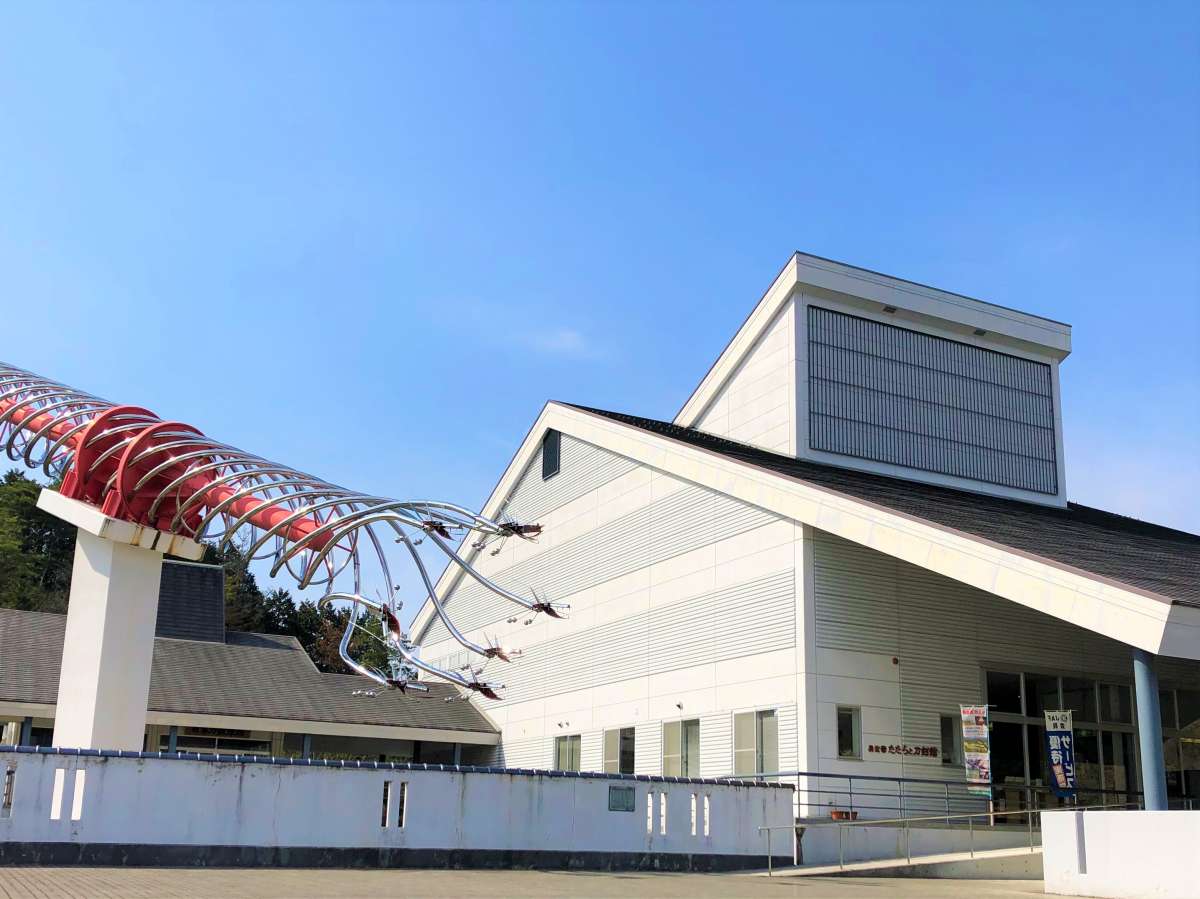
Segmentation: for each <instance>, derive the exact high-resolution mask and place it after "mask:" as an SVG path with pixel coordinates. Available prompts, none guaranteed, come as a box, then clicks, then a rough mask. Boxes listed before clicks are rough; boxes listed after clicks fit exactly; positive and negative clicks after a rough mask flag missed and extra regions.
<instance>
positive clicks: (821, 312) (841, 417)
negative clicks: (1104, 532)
mask: <svg viewBox="0 0 1200 899" xmlns="http://www.w3.org/2000/svg"><path fill="white" fill-rule="evenodd" d="M808 368H809V370H808V390H809V444H810V446H811V447H812V448H813V449H816V450H824V451H826V452H831V453H840V454H842V455H847V456H855V457H857V458H860V459H870V460H873V461H876V462H886V463H890V464H893V465H903V466H906V467H909V468H916V469H920V470H923V471H932V472H938V473H940V474H946V475H953V476H956V477H961V478H970V479H972V480H977V481H984V482H987V483H989V484H999V485H1003V486H1007V487H1015V488H1019V489H1023V490H1032V491H1036V492H1038V493H1048V494H1055V493H1057V492H1058V467H1057V462H1056V458H1055V440H1054V436H1055V435H1054V395H1053V386H1052V383H1051V371H1050V366H1049V365H1046V364H1044V363H1040V362H1034V361H1031V360H1028V359H1021V358H1018V357H1016V356H1010V355H1007V354H1005V353H999V352H996V351H994V350H987V349H983V348H982V347H976V346H971V345H970V344H965V343H960V342H958V341H954V340H947V339H945V338H941V337H933V336H930V335H927V334H921V333H919V332H917V331H911V330H909V329H907V328H899V327H896V326H895V325H887V324H883V323H880V322H874V321H870V320H868V319H864V318H859V317H857V316H853V315H846V314H844V313H840V312H833V311H831V310H829V309H822V308H820V307H819V306H809V307H808Z"/></svg>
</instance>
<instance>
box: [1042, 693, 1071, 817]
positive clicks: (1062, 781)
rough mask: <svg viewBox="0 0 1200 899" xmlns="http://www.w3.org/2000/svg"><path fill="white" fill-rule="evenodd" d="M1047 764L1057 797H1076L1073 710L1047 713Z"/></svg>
mask: <svg viewBox="0 0 1200 899" xmlns="http://www.w3.org/2000/svg"><path fill="white" fill-rule="evenodd" d="M1046 762H1047V764H1048V765H1049V766H1050V789H1051V790H1053V791H1054V795H1055V796H1061V797H1071V796H1074V795H1075V731H1074V728H1072V726H1071V710H1070V709H1064V710H1061V711H1056V712H1046Z"/></svg>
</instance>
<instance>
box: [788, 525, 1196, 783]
mask: <svg viewBox="0 0 1200 899" xmlns="http://www.w3.org/2000/svg"><path fill="white" fill-rule="evenodd" d="M814 569H815V571H814V573H815V580H816V603H817V606H816V622H817V633H816V643H817V646H819V647H822V648H825V649H838V650H849V651H853V652H870V653H879V654H881V655H894V656H896V657H897V658H899V659H900V671H899V676H900V703H901V708H900V722H901V731H902V733H901V737H902V739H903V740H904V741H905V742H909V743H920V744H933V745H937V744H938V743H939V742H940V731H939V722H938V716H939V715H942V714H952V713H954V712H955V711H956V710H957V708H958V706H959V704H960V703H971V702H978V701H981V700H982V698H983V697H982V696H981V695H980V693H981V684H980V672H981V671H982V670H983V669H984V668H986V667H990V666H993V665H996V666H1000V667H1002V668H1003V669H1004V670H1009V671H1027V672H1039V671H1045V672H1050V673H1056V672H1070V671H1077V672H1080V673H1082V674H1087V675H1095V676H1100V677H1104V676H1111V677H1114V678H1117V679H1119V680H1121V681H1126V682H1127V681H1128V680H1129V679H1130V677H1131V673H1132V672H1131V664H1132V663H1131V661H1130V650H1129V647H1128V646H1125V645H1123V644H1121V643H1118V642H1117V641H1115V640H1109V639H1106V638H1104V637H1101V636H1100V635H1098V634H1093V633H1091V632H1090V631H1086V630H1084V629H1082V628H1078V627H1075V626H1073V625H1070V624H1068V623H1066V622H1064V621H1059V620H1058V619H1056V618H1051V617H1050V616H1049V615H1043V614H1041V613H1039V612H1036V611H1034V610H1032V609H1027V608H1025V607H1024V606H1020V605H1017V604H1016V603H1013V602H1009V601H1007V600H1004V599H1001V598H999V597H997V596H993V595H991V594H989V593H986V592H984V591H981V590H975V589H973V588H971V587H967V586H965V585H963V584H960V583H957V582H956V581H952V580H950V579H948V578H944V577H940V576H939V575H936V574H933V573H932V572H929V571H926V570H924V569H922V568H918V567H916V566H914V565H909V564H908V563H906V562H901V561H898V560H896V559H892V558H890V557H888V556H885V555H883V554H881V553H878V552H875V551H874V550H870V549H867V548H865V547H861V546H858V545H857V544H853V543H850V542H848V541H845V540H842V539H840V538H838V537H834V536H832V535H830V534H827V533H824V532H821V531H818V532H817V534H816V539H815V540H814ZM1159 667H1160V672H1161V676H1162V677H1164V679H1166V680H1170V679H1172V678H1173V679H1175V680H1176V681H1178V680H1180V679H1183V678H1188V679H1190V680H1191V681H1192V682H1193V683H1195V682H1197V680H1198V679H1200V678H1198V675H1200V665H1198V664H1197V663H1194V662H1183V661H1181V660H1174V659H1162V660H1161V664H1160V666H1159ZM781 723H782V722H781ZM905 764H909V765H913V766H914V767H919V768H921V769H922V770H923V771H925V772H926V773H928V770H929V768H930V763H928V762H925V763H922V762H905ZM933 766H934V767H937V768H938V770H940V771H941V772H942V773H943V774H944V775H945V776H947V777H949V778H953V779H957V778H959V777H960V776H961V774H962V772H961V770H960V768H959V767H958V766H953V767H942V766H940V765H938V764H937V763H936V762H934V763H933ZM938 776H939V777H940V776H942V775H940V774H939V775H938Z"/></svg>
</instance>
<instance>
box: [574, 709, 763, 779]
mask: <svg viewBox="0 0 1200 899" xmlns="http://www.w3.org/2000/svg"><path fill="white" fill-rule="evenodd" d="M582 742H583V738H582V735H581V734H567V735H564V736H561V737H556V738H555V740H554V767H555V768H556V769H558V770H559V771H579V770H581V764H582V763H581V758H580V749H581V746H582ZM603 742H604V758H603V770H604V772H605V773H606V774H633V773H634V769H635V765H636V749H635V738H634V729H633V728H632V727H621V728H616V729H614V730H606V731H604V737H603ZM661 761H662V773H663V775H664V776H667V777H699V776H700V719H699V718H689V719H687V720H684V721H668V722H665V723H664V724H663V725H662V758H661ZM778 770H779V716H778V715H777V714H776V713H775V710H774V709H760V710H758V711H754V712H738V713H737V714H735V715H734V716H733V774H734V776H735V777H749V776H753V775H756V774H772V773H774V772H776V771H778Z"/></svg>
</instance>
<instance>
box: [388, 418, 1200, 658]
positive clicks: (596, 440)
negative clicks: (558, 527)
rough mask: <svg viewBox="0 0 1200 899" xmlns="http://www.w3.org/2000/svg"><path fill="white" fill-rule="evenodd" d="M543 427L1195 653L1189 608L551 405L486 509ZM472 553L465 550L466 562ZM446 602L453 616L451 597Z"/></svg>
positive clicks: (1194, 616)
mask: <svg viewBox="0 0 1200 899" xmlns="http://www.w3.org/2000/svg"><path fill="white" fill-rule="evenodd" d="M548 429H554V430H557V431H560V432H562V433H564V434H568V435H570V436H572V437H575V438H576V439H579V440H582V441H585V442H587V443H590V444H592V445H594V446H597V447H600V448H601V449H604V450H607V451H609V452H611V453H615V454H617V455H620V456H624V457H626V458H629V459H632V460H634V461H636V462H638V463H640V464H642V465H646V466H648V467H650V468H653V469H655V470H657V471H661V472H664V473H666V474H669V475H672V476H674V477H678V478H681V479H683V480H686V481H688V482H690V483H693V484H697V485H699V486H702V487H706V488H708V489H710V490H714V491H716V492H719V493H722V494H725V495H728V496H732V497H735V498H737V499H739V500H741V501H743V502H745V503H749V504H750V505H753V506H757V507H759V508H761V509H765V510H767V511H769V512H774V513H775V514H777V515H780V516H781V517H784V518H789V519H791V520H793V521H797V522H800V523H802V524H806V525H810V526H812V527H814V528H816V529H818V530H821V531H826V532H827V533H830V534H833V535H835V536H838V537H841V538H843V539H845V540H849V541H851V542H853V543H857V544H859V545H861V546H865V547H868V548H870V549H873V550H876V551H877V552H881V553H883V554H885V555H888V556H891V557H893V558H896V559H900V560H902V561H904V562H909V563H911V564H913V565H916V566H918V567H920V568H924V569H926V570H927V571H932V572H934V573H936V574H940V575H942V576H944V577H948V578H950V579H952V580H955V581H958V582H960V583H963V584H967V585H969V586H971V587H975V588H977V589H979V590H983V591H985V592H987V593H991V594H993V595H995V596H998V597H1001V598H1003V599H1007V600H1011V601H1012V602H1015V603H1017V604H1019V605H1022V606H1025V607H1027V608H1030V609H1034V610H1036V611H1038V612H1043V613H1045V614H1047V615H1050V616H1052V617H1054V618H1058V619H1060V620H1062V621H1066V622H1069V623H1070V624H1074V625H1076V626H1078V627H1082V628H1085V629H1086V630H1089V631H1092V632H1094V633H1097V634H1101V635H1103V636H1105V637H1108V638H1110V639H1113V640H1117V641H1120V642H1122V643H1125V644H1128V645H1130V646H1136V647H1139V648H1141V649H1144V650H1147V651H1148V652H1152V653H1155V654H1161V655H1168V656H1175V657H1179V658H1188V659H1196V660H1200V609H1198V608H1195V607H1192V606H1188V605H1181V604H1178V603H1175V602H1173V601H1172V600H1171V599H1170V598H1169V597H1164V596H1160V595H1158V594H1154V593H1150V592H1148V591H1145V590H1141V589H1139V588H1137V587H1133V586H1130V585H1127V584H1123V583H1120V582H1117V581H1114V580H1111V579H1108V578H1104V577H1101V576H1099V575H1095V574H1092V573H1089V572H1087V571H1083V570H1082V569H1077V568H1073V567H1071V566H1069V565H1065V564H1063V563H1060V562H1056V561H1053V560H1050V559H1046V558H1043V557H1039V556H1033V555H1031V554H1028V553H1023V552H1020V551H1017V550H1015V549H1012V548H1011V547H1007V546H1004V545H1002V544H998V543H995V542H993V541H989V540H986V539H984V538H981V537H978V536H975V535H972V534H968V533H964V532H961V531H957V530H954V529H952V528H948V527H944V526H941V525H937V524H934V523H932V522H929V521H926V520H924V519H921V518H917V517H914V516H911V515H906V514H903V513H901V512H897V511H895V510H893V509H889V508H887V507H884V506H880V505H877V504H874V503H871V502H868V501H865V500H862V499H858V498H855V497H851V496H847V495H845V494H842V493H838V492H836V491H834V490H830V489H827V488H824V487H817V486H814V485H812V484H810V483H808V482H805V481H802V480H799V479H796V478H791V477H788V476H786V475H782V474H779V473H777V472H774V471H770V470H768V469H765V468H761V467H758V466H756V465H753V464H751V463H748V462H741V461H738V460H735V459H731V458H729V457H727V456H724V455H722V454H720V453H715V452H711V451H709V450H706V449H702V448H699V447H696V446H693V445H691V444H688V443H685V442H682V441H679V440H673V439H671V438H669V437H665V436H662V435H659V434H655V433H653V432H651V431H648V430H645V429H643V428H639V427H636V426H634V425H631V424H626V423H624V422H620V421H616V420H614V419H611V418H607V417H605V416H601V415H596V414H594V413H590V412H586V411H583V410H581V409H576V408H574V407H572V406H565V405H562V404H560V403H549V404H547V406H546V407H545V408H544V409H543V410H542V413H541V415H539V416H538V419H537V421H536V422H535V423H534V426H533V428H531V429H530V431H529V433H528V434H527V435H526V437H525V440H524V442H523V443H522V444H521V447H520V449H519V450H518V451H517V453H516V455H515V456H514V457H513V459H512V461H511V462H510V463H509V466H508V469H507V470H506V471H505V472H504V475H503V477H502V478H501V479H500V482H499V483H498V484H497V485H496V488H495V489H494V490H493V491H492V494H491V496H490V498H489V499H488V502H487V504H486V506H485V507H484V514H485V515H489V516H490V515H495V514H497V513H498V512H499V510H500V508H501V506H502V505H503V502H504V500H505V499H506V498H507V497H508V495H509V494H510V492H511V491H512V489H513V488H514V487H515V486H516V483H517V479H518V478H519V477H520V475H521V473H522V472H523V471H524V470H525V468H526V466H527V465H528V464H529V462H530V461H531V460H532V458H533V456H534V454H535V453H536V452H537V448H538V446H539V445H540V443H541V439H542V436H543V435H544V434H545V432H546V431H547V430H548ZM477 555H478V551H477V550H470V551H468V553H467V559H468V561H470V560H473V559H474V558H475V556H477ZM461 577H462V572H461V569H458V568H457V566H451V567H450V568H448V569H447V570H446V571H445V572H444V573H443V575H442V577H441V578H440V579H439V582H438V584H437V590H438V595H439V596H447V595H448V594H449V592H450V591H451V590H452V589H453V588H454V586H455V585H456V584H457V582H458V580H459V579H460V578H461ZM448 610H449V611H450V612H451V614H453V598H451V599H450V603H449V607H448ZM432 615H433V610H432V606H431V605H430V604H429V602H428V600H426V602H425V604H424V605H423V606H422V608H421V610H420V611H419V612H418V613H417V616H416V618H415V620H414V622H413V628H412V632H413V633H414V634H416V635H417V636H418V639H419V638H420V637H422V636H423V631H424V630H425V628H426V627H427V626H428V624H429V623H430V621H431V618H432Z"/></svg>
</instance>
